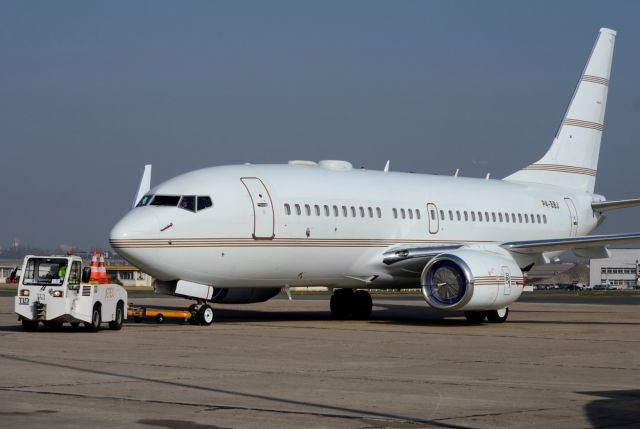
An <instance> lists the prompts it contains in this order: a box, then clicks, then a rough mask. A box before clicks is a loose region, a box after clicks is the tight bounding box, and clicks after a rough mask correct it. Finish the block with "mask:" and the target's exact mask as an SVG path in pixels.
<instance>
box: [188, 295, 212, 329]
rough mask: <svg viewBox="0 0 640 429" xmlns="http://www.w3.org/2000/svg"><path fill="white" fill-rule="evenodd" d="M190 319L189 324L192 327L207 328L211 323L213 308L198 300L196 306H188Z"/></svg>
mask: <svg viewBox="0 0 640 429" xmlns="http://www.w3.org/2000/svg"><path fill="white" fill-rule="evenodd" d="M189 312H190V313H191V318H190V319H189V323H190V324H192V325H203V326H209V325H211V324H212V323H213V308H211V306H210V305H209V304H207V303H206V301H201V300H198V303H197V304H191V305H190V306H189Z"/></svg>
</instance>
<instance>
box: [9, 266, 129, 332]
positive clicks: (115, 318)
mask: <svg viewBox="0 0 640 429" xmlns="http://www.w3.org/2000/svg"><path fill="white" fill-rule="evenodd" d="M83 273H84V278H83ZM89 274H90V272H88V271H86V270H85V271H83V269H82V259H81V258H80V257H78V256H34V255H28V256H26V257H25V258H24V262H23V264H22V275H21V276H20V282H19V283H18V295H17V296H16V298H15V312H16V314H17V315H18V320H21V321H22V327H23V328H24V329H25V330H26V331H34V330H36V329H37V328H38V324H39V322H43V323H44V324H45V325H46V326H49V327H50V328H54V329H56V328H60V327H61V326H62V324H63V323H65V322H67V323H70V324H71V326H73V327H74V328H77V327H78V326H79V325H80V323H84V324H85V326H86V327H87V329H89V330H91V331H94V332H95V331H97V330H99V329H100V325H101V323H102V322H109V328H110V329H115V330H118V329H120V328H121V327H122V322H123V320H124V314H125V313H124V311H125V309H126V308H127V292H126V290H125V289H124V288H123V287H121V286H119V285H115V284H91V283H86V281H88V280H89Z"/></svg>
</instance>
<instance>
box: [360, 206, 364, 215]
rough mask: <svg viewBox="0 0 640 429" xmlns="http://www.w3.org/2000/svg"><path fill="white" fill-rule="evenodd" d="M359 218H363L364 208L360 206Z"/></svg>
mask: <svg viewBox="0 0 640 429" xmlns="http://www.w3.org/2000/svg"><path fill="white" fill-rule="evenodd" d="M360 217H364V207H362V206H360Z"/></svg>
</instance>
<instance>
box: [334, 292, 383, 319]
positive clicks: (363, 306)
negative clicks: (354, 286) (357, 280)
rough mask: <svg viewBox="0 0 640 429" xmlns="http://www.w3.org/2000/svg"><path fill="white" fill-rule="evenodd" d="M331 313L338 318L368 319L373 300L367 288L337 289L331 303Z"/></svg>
mask: <svg viewBox="0 0 640 429" xmlns="http://www.w3.org/2000/svg"><path fill="white" fill-rule="evenodd" d="M329 306H330V308H331V315H332V316H333V318H334V319H337V320H347V319H360V320H366V319H368V318H369V316H371V309H372V308H373V301H372V300H371V295H370V294H369V292H367V291H366V290H357V291H355V292H354V291H353V290H351V289H337V290H336V291H334V292H333V295H331V301H330V303H329Z"/></svg>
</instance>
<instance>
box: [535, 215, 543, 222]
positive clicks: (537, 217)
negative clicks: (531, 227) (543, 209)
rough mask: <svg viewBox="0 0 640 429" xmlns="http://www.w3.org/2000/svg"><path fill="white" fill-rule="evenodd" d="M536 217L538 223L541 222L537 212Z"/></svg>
mask: <svg viewBox="0 0 640 429" xmlns="http://www.w3.org/2000/svg"><path fill="white" fill-rule="evenodd" d="M536 219H537V220H538V223H542V222H540V215H539V214H538V215H536Z"/></svg>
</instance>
